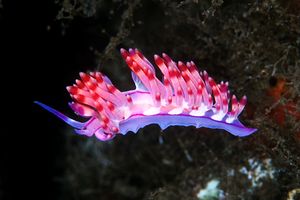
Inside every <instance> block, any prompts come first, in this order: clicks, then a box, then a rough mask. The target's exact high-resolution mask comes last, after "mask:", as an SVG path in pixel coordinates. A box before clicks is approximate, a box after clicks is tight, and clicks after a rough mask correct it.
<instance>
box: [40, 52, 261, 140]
mask: <svg viewBox="0 0 300 200" xmlns="http://www.w3.org/2000/svg"><path fill="white" fill-rule="evenodd" d="M121 54H122V57H123V58H124V60H125V62H126V63H127V65H128V67H129V68H130V69H131V70H132V72H131V74H132V79H133V82H134V84H135V86H136V89H135V90H130V91H124V92H121V91H120V90H118V89H117V88H116V87H115V86H114V85H113V84H112V82H111V81H110V80H109V78H108V77H106V76H105V75H103V74H101V73H100V72H90V73H83V72H81V73H80V79H81V80H76V82H75V84H73V85H72V86H68V87H67V90H68V92H69V93H70V95H71V97H72V99H73V102H71V103H69V105H70V107H71V108H72V109H73V111H74V112H75V113H76V114H77V115H79V116H81V117H87V118H89V119H88V121H86V122H78V121H75V120H73V119H71V118H69V117H67V116H65V115H64V114H62V113H60V112H58V111H57V110H55V109H53V108H51V107H49V106H47V105H45V104H43V103H40V102H35V103H37V104H38V105H40V106H41V107H43V108H44V109H46V110H48V111H49V112H51V113H52V114H54V115H56V116H57V117H58V118H60V119H62V120H63V121H64V122H66V123H67V124H69V125H70V126H72V127H73V128H75V132H76V133H78V134H80V135H86V136H93V135H95V136H96V137H97V138H98V139H99V140H101V141H106V140H110V139H112V138H114V137H115V136H116V135H117V134H122V135H125V134H126V133H127V132H129V131H132V132H134V133H136V132H137V131H138V130H139V129H140V128H142V127H145V126H147V125H149V124H158V125H159V126H160V127H161V129H165V128H167V127H169V126H195V127H196V128H200V127H207V128H214V129H224V130H226V131H228V132H230V133H231V134H233V135H235V136H239V137H243V136H247V135H250V134H252V133H254V132H255V131H256V130H257V129H255V128H247V127H245V126H244V125H243V124H242V123H241V122H240V121H239V120H238V116H239V114H240V113H241V112H242V110H243V109H244V107H245V105H246V96H244V97H242V98H241V100H239V101H238V100H237V98H236V96H235V95H231V94H230V92H229V90H228V82H223V81H221V82H220V83H219V84H217V83H216V82H215V81H214V79H212V78H211V77H210V76H209V75H208V73H207V72H206V71H203V72H200V73H199V72H198V70H197V66H196V65H195V63H194V62H193V61H190V62H186V63H183V62H180V61H179V62H178V63H176V62H174V61H173V60H172V59H171V58H170V57H169V56H168V55H167V54H165V53H163V54H162V56H158V55H154V61H155V64H156V65H157V66H158V68H159V69H160V71H161V72H162V75H163V78H162V79H163V80H162V81H160V80H159V79H158V78H157V77H156V75H155V68H154V67H153V65H152V64H151V63H150V62H149V61H148V60H147V59H146V58H145V57H144V56H143V55H142V53H141V52H140V51H139V50H137V49H129V50H128V51H127V50H125V49H121Z"/></svg>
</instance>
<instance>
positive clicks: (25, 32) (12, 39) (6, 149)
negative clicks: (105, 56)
mask: <svg viewBox="0 0 300 200" xmlns="http://www.w3.org/2000/svg"><path fill="white" fill-rule="evenodd" d="M3 6H4V8H3V9H2V10H1V11H2V14H1V49H2V53H1V55H2V56H1V63H2V64H1V69H3V70H4V71H2V73H1V75H2V81H1V82H2V84H3V87H2V88H3V90H4V91H3V93H2V94H1V96H2V104H3V108H4V111H3V118H4V121H2V123H3V127H2V131H1V140H0V146H1V147H0V148H1V161H0V162H1V182H0V184H1V192H0V194H1V195H0V199H3V198H4V199H17V198H22V199H27V198H29V199H56V197H57V196H58V193H59V186H58V184H57V183H55V182H54V181H53V177H55V176H57V175H59V174H62V168H60V167H59V166H57V157H59V155H61V154H62V149H63V144H64V137H63V135H62V134H61V133H60V132H59V131H55V130H62V128H63V127H64V124H63V123H60V122H59V121H57V120H56V119H55V118H52V117H50V115H49V114H48V113H46V112H43V111H42V110H41V109H40V108H39V107H38V106H36V105H34V104H33V101H34V100H40V101H44V102H46V101H47V102H48V103H49V104H52V105H56V106H58V107H59V109H61V110H62V111H65V110H67V108H66V107H64V105H65V103H66V102H67V98H68V96H67V93H66V91H65V88H64V86H65V85H67V84H68V83H70V82H71V80H72V79H71V78H72V76H73V75H74V72H78V71H79V70H80V67H81V66H82V65H83V64H82V60H83V59H86V60H89V59H90V58H89V55H87V53H85V52H82V51H80V48H81V47H82V46H84V45H86V44H85V41H84V40H82V39H81V38H84V35H83V34H82V32H81V31H80V30H81V29H82V28H83V27H81V26H80V25H79V24H75V25H74V26H73V28H74V29H75V30H74V31H70V33H71V34H69V35H68V37H62V35H61V31H60V27H59V24H58V23H56V22H55V17H56V15H57V9H58V8H57V6H56V5H54V3H53V1H4V2H3ZM47 26H53V29H54V30H53V31H47ZM59 88H60V89H59Z"/></svg>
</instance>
